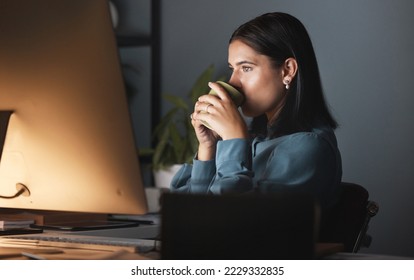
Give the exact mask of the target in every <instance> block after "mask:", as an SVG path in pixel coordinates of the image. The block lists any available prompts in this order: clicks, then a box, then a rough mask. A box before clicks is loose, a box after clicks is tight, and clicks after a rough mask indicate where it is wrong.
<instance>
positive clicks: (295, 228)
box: [161, 193, 319, 260]
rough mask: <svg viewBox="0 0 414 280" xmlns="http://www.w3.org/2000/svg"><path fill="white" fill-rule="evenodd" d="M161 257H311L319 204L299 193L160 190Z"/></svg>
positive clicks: (313, 251) (315, 235)
mask: <svg viewBox="0 0 414 280" xmlns="http://www.w3.org/2000/svg"><path fill="white" fill-rule="evenodd" d="M161 214H162V215H161V217H162V223H161V239H162V246H161V257H162V258H163V259H231V260H235V259H312V258H314V255H315V242H316V240H317V231H318V229H319V224H318V221H319V219H318V217H319V208H318V206H317V204H316V202H315V200H314V198H313V197H312V196H308V195H304V194H291V193H280V194H272V195H271V194H266V195H259V194H249V195H190V194H179V193H165V194H164V195H163V197H162V207H161Z"/></svg>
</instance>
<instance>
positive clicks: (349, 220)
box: [320, 182, 379, 253]
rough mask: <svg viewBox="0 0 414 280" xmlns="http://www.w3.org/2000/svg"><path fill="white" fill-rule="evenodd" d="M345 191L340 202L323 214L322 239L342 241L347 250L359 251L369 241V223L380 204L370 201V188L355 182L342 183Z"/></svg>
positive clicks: (325, 240) (323, 240) (324, 240)
mask: <svg viewBox="0 0 414 280" xmlns="http://www.w3.org/2000/svg"><path fill="white" fill-rule="evenodd" d="M341 188H342V194H341V197H340V201H339V203H338V204H337V206H336V207H335V208H334V209H333V210H332V211H330V213H329V214H328V215H327V216H326V217H324V218H325V219H324V221H323V224H322V225H321V231H320V241H321V242H337V243H343V244H344V247H345V251H346V252H353V253H356V252H358V251H359V249H360V247H361V246H366V247H368V246H369V245H370V236H368V235H367V234H366V233H367V230H368V224H369V221H370V219H371V218H372V217H373V216H375V215H376V214H377V212H378V209H379V207H378V204H377V203H376V202H374V201H369V193H368V191H367V190H366V189H365V188H364V187H362V186H361V185H358V184H355V183H346V182H342V183H341Z"/></svg>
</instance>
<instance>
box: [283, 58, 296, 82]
mask: <svg viewBox="0 0 414 280" xmlns="http://www.w3.org/2000/svg"><path fill="white" fill-rule="evenodd" d="M297 70H298V63H297V62H296V59H294V58H293V57H289V58H288V59H286V60H285V63H284V64H283V83H284V84H285V86H286V89H289V85H290V83H291V82H292V80H293V78H294V77H295V76H296V72H297Z"/></svg>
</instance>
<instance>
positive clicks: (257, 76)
mask: <svg viewBox="0 0 414 280" xmlns="http://www.w3.org/2000/svg"><path fill="white" fill-rule="evenodd" d="M228 60H229V67H230V69H232V71H233V73H232V75H231V78H230V81H229V83H230V84H232V85H233V86H235V87H237V88H238V89H239V90H241V91H242V92H243V93H244V95H245V97H246V100H245V102H244V104H243V105H242V112H243V114H244V115H245V116H248V117H257V116H260V115H262V114H266V115H267V118H268V119H270V118H272V117H273V116H274V115H275V114H276V113H277V112H280V110H281V108H282V107H283V105H284V103H285V98H286V89H285V85H284V84H283V71H282V67H280V68H275V66H273V63H272V61H271V60H270V58H269V57H268V56H265V55H262V54H259V53H257V52H256V51H255V50H254V49H252V48H251V47H249V46H248V45H246V44H245V43H243V42H242V41H240V40H234V41H232V42H231V43H230V45H229V57H228Z"/></svg>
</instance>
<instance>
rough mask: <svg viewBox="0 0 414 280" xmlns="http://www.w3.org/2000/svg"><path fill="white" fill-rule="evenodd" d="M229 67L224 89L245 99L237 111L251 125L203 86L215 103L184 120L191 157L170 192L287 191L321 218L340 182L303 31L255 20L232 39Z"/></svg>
mask: <svg viewBox="0 0 414 280" xmlns="http://www.w3.org/2000/svg"><path fill="white" fill-rule="evenodd" d="M228 60H229V67H230V69H231V70H232V75H231V78H230V80H229V83H230V84H232V85H233V86H234V87H236V88H237V89H239V90H240V91H241V92H242V93H243V94H244V95H245V102H244V104H243V105H242V106H241V110H242V113H243V115H245V116H247V117H251V118H252V122H251V124H250V126H249V127H248V126H247V124H246V122H245V120H244V118H243V117H242V115H241V114H240V112H239V111H238V109H237V108H236V106H235V105H234V104H233V103H232V101H231V99H230V97H229V95H228V94H227V93H226V92H225V91H224V90H223V88H221V87H220V85H218V84H217V83H210V84H209V86H210V87H211V88H212V89H214V90H215V91H216V92H218V95H217V96H213V95H203V96H201V97H200V98H199V100H198V102H197V103H196V104H195V107H194V112H193V114H192V116H191V118H192V125H193V127H194V129H195V132H196V135H197V139H198V141H199V148H198V153H197V155H196V157H195V158H194V161H193V164H192V165H185V166H184V167H183V168H182V169H181V170H180V171H179V172H178V173H177V174H176V176H175V177H174V179H173V181H172V185H171V188H172V190H173V191H180V192H191V193H213V194H223V193H229V192H238V193H244V192H250V191H259V192H273V191H280V190H294V191H303V192H309V193H312V194H314V195H315V196H316V198H317V199H318V200H319V202H320V205H321V207H322V210H323V209H325V208H329V207H331V206H332V205H333V204H334V203H335V202H336V200H337V197H338V192H339V191H338V190H339V183H340V181H341V176H342V167H341V157H340V153H339V150H338V148H337V142H336V138H335V135H334V132H333V130H334V129H335V128H336V127H337V123H336V121H335V120H334V118H333V117H332V116H331V114H330V113H329V110H328V108H327V105H326V103H325V100H324V97H323V92H322V86H321V82H320V77H319V70H318V65H317V62H316V57H315V53H314V51H313V46H312V43H311V41H310V38H309V35H308V33H307V31H306V29H305V27H304V26H303V25H302V23H301V22H300V21H299V20H297V19H296V18H294V17H292V16H290V15H288V14H284V13H268V14H264V15H262V16H259V17H257V18H255V19H253V20H251V21H249V22H247V23H245V24H243V25H241V26H240V27H239V28H238V29H237V30H236V31H235V32H234V33H233V35H232V36H231V39H230V43H229V53H228ZM205 112H207V114H206V113H205ZM203 121H206V122H208V123H209V124H210V126H211V128H212V129H211V130H210V129H208V128H206V127H205V126H204V125H203V124H202V122H203Z"/></svg>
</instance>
